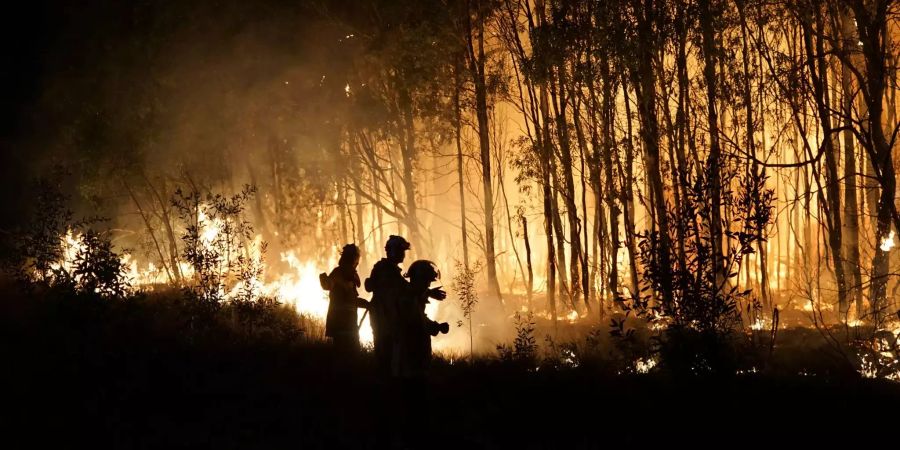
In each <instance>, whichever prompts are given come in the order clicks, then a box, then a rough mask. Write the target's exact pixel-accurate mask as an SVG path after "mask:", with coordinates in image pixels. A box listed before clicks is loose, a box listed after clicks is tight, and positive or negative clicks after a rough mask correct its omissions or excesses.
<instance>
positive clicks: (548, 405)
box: [0, 293, 900, 449]
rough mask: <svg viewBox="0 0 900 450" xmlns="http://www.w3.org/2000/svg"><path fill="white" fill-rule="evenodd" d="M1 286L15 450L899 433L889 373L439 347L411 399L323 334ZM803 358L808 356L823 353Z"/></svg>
mask: <svg viewBox="0 0 900 450" xmlns="http://www.w3.org/2000/svg"><path fill="white" fill-rule="evenodd" d="M0 294H2V293H0ZM2 297H3V298H2V302H0V333H2V334H0V339H2V340H0V342H2V343H0V352H2V353H0V357H2V361H3V363H2V367H0V371H2V372H0V376H2V377H3V379H2V380H0V381H2V384H0V385H2V386H3V395H2V397H3V398H4V401H3V402H2V414H3V416H4V418H3V419H2V422H0V423H3V427H4V428H5V430H4V432H3V433H4V438H5V440H6V441H7V442H19V443H20V444H17V445H16V447H20V448H44V447H49V446H51V445H53V446H60V445H61V446H63V447H64V448H79V447H82V446H88V447H90V448H283V447H293V448H375V447H377V446H379V445H380V444H384V443H385V442H387V443H388V447H392V448H422V447H427V448H448V449H449V448H456V449H481V448H484V449H492V448H610V447H617V446H621V445H628V446H636V447H638V448H646V447H650V446H657V445H662V446H666V447H667V448H677V447H673V446H682V445H692V446H697V445H699V446H701V447H710V446H714V447H718V448H729V447H764V448H782V447H784V446H785V445H788V444H792V445H799V446H802V448H808V447H809V446H811V445H816V444H824V445H827V446H828V447H833V446H835V445H837V444H867V445H869V444H884V445H886V446H888V445H890V444H891V443H894V444H895V443H896V442H897V439H898V436H897V432H896V430H897V428H896V426H897V420H898V412H897V411H898V409H897V407H898V405H900V384H898V383H893V382H889V381H883V380H871V379H863V378H860V377H858V376H854V375H853V374H850V373H831V374H823V372H815V371H811V372H809V373H806V372H795V373H793V374H788V373H787V372H784V371H782V372H778V373H756V374H747V375H733V376H727V377H721V376H720V377H685V376H674V375H671V374H666V373H664V372H658V373H650V374H643V375H641V374H625V375H620V374H616V373H614V372H611V371H609V370H605V369H604V368H602V367H597V366H595V365H587V364H586V365H582V366H579V367H571V366H568V367H546V366H536V367H533V368H532V367H523V366H522V365H515V364H505V363H503V362H501V361H499V360H498V359H497V358H480V359H477V360H476V361H475V363H469V362H465V361H459V360H457V361H454V362H453V363H450V361H447V360H442V359H437V360H435V362H434V364H433V367H432V370H431V372H430V374H429V378H428V381H427V386H426V387H425V388H424V390H423V391H422V392H424V393H425V394H424V397H421V398H419V401H418V402H416V403H415V404H416V405H417V406H414V407H413V406H410V405H411V404H412V402H408V401H404V400H403V398H404V397H403V396H402V395H398V394H397V390H396V388H394V387H391V386H389V385H387V384H386V383H385V382H383V381H382V380H381V379H380V378H379V377H377V376H376V371H375V370H374V364H373V362H372V357H371V354H370V353H368V352H367V353H364V354H363V355H362V356H361V357H360V358H359V359H357V360H355V361H352V362H347V361H337V358H336V355H335V353H334V352H333V351H332V349H331V348H330V347H329V346H327V345H325V344H323V343H316V342H311V341H304V342H302V343H296V342H295V343H293V344H290V345H287V344H284V343H283V342H276V341H274V340H266V339H246V338H238V337H236V335H234V334H229V333H219V332H213V333H207V334H205V335H202V336H201V335H198V334H187V333H177V332H173V331H172V329H169V328H166V327H160V326H158V325H153V324H151V323H150V322H151V320H150V319H148V318H147V317H149V316H153V317H155V318H156V319H153V320H156V321H157V322H158V319H159V318H160V317H161V316H164V315H166V314H169V313H172V311H169V313H167V312H165V311H163V310H162V309H157V310H149V309H147V307H146V306H144V307H136V306H128V307H120V308H119V307H117V308H113V307H108V306H104V305H103V303H102V302H95V301H83V300H71V301H70V300H63V301H45V300H34V299H29V298H25V297H22V296H19V295H2ZM175 313H177V311H176V312H175ZM808 353H809V355H808V356H806V358H808V359H809V361H814V360H815V358H816V357H815V354H816V353H819V352H817V351H811V352H808ZM810 355H811V356H810ZM820 357H821V358H825V359H827V358H828V357H827V356H820ZM825 365H826V366H827V364H825ZM411 409H414V410H411ZM414 427H415V428H417V429H419V430H420V433H418V434H413V433H409V430H410V429H411V428H414ZM384 429H389V430H394V431H392V432H389V433H387V434H381V433H379V430H384ZM417 439H419V440H417Z"/></svg>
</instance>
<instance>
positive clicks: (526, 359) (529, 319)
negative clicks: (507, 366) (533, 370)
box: [497, 312, 538, 367]
mask: <svg viewBox="0 0 900 450" xmlns="http://www.w3.org/2000/svg"><path fill="white" fill-rule="evenodd" d="M513 323H514V324H515V327H516V338H515V339H514V340H513V343H512V346H509V345H506V344H500V345H498V346H497V352H498V353H499V354H500V359H501V360H502V361H505V362H510V363H514V364H518V365H524V366H525V367H533V366H534V364H535V363H536V362H537V356H538V355H537V349H538V346H537V339H535V337H534V329H535V323H534V314H532V313H530V312H529V313H528V314H521V313H519V312H516V314H515V315H514V316H513Z"/></svg>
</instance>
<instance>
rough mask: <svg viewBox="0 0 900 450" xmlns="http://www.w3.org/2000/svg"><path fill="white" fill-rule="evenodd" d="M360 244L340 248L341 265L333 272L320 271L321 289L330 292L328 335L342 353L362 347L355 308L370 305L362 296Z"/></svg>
mask: <svg viewBox="0 0 900 450" xmlns="http://www.w3.org/2000/svg"><path fill="white" fill-rule="evenodd" d="M359 257H360V254H359V247H357V246H356V245H354V244H347V245H345V246H344V248H343V249H342V250H341V257H340V259H339V260H338V266H337V267H335V268H334V270H332V271H331V274H329V275H327V276H326V275H325V274H324V273H323V274H321V275H320V276H319V277H320V282H321V283H322V289H325V290H327V291H328V292H329V293H328V299H329V303H328V315H327V316H326V319H325V336H326V337H329V338H331V341H332V343H334V346H335V348H337V349H338V350H339V351H341V352H346V353H356V352H357V351H358V350H359V325H358V323H357V320H358V319H357V315H356V310H357V309H358V308H368V307H369V302H367V301H366V300H364V299H361V298H359V293H358V292H357V288H358V287H359V284H360V283H359V274H357V273H356V267H357V266H358V265H359Z"/></svg>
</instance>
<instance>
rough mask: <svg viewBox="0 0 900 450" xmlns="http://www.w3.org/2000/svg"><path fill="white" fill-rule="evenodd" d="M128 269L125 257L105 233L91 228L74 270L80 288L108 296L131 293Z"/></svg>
mask: <svg viewBox="0 0 900 450" xmlns="http://www.w3.org/2000/svg"><path fill="white" fill-rule="evenodd" d="M126 271H127V268H126V266H125V263H124V262H123V261H122V257H121V256H120V255H119V254H117V253H116V252H115V251H113V248H112V242H111V241H110V240H109V238H108V237H107V236H106V234H103V233H99V232H97V231H94V230H92V229H89V230H86V231H85V232H84V234H83V235H82V236H81V245H80V246H79V248H78V252H77V253H76V254H75V260H74V263H73V270H72V275H73V278H74V279H75V281H76V285H77V287H78V289H79V290H80V291H82V292H89V293H97V294H99V295H100V296H101V297H107V298H110V297H111V298H125V297H127V296H128V295H129V293H130V292H131V285H130V282H129V280H128V278H127V275H126Z"/></svg>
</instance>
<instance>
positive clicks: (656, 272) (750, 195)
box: [611, 173, 774, 373]
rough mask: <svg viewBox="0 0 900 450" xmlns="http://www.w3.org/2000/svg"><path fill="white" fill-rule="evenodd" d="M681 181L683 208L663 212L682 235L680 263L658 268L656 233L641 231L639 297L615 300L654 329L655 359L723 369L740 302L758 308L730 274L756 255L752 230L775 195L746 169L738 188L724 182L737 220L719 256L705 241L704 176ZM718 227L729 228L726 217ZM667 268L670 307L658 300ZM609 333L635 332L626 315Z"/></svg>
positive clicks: (729, 358)
mask: <svg viewBox="0 0 900 450" xmlns="http://www.w3.org/2000/svg"><path fill="white" fill-rule="evenodd" d="M683 179H685V180H687V183H685V186H683V187H684V188H685V189H684V192H685V193H686V194H687V195H686V196H685V198H683V201H682V209H681V211H671V210H670V211H669V214H670V218H671V221H672V223H673V224H675V227H680V228H681V230H683V232H684V233H685V236H686V242H685V243H684V244H685V249H684V250H685V258H684V261H683V265H680V264H679V265H677V266H676V267H674V268H673V267H662V266H661V265H660V262H659V260H658V259H657V255H658V254H659V246H660V245H661V244H660V243H661V240H660V239H659V236H658V234H657V232H652V231H648V232H645V233H642V234H641V235H640V236H639V241H640V259H641V263H642V265H643V267H644V271H643V273H642V278H643V281H644V286H645V287H644V288H643V289H642V291H641V292H640V293H639V294H638V295H634V296H632V298H629V299H622V304H623V305H624V307H625V310H626V313H627V315H630V314H634V315H636V316H637V317H639V318H642V319H644V320H646V321H647V322H648V323H649V324H650V326H651V327H652V328H655V329H657V330H660V333H659V334H658V336H656V338H655V346H654V351H655V352H657V353H660V356H661V357H662V364H664V365H667V366H669V368H671V369H673V370H675V371H677V372H689V373H703V372H717V373H721V372H728V371H729V370H731V369H733V365H734V361H733V356H734V355H733V354H732V350H733V342H732V339H733V338H734V337H735V336H736V334H735V333H736V331H738V330H739V327H740V325H741V310H742V309H743V306H746V307H748V308H751V309H757V310H758V309H759V304H758V302H757V301H756V300H755V299H753V298H752V297H751V290H749V289H740V288H739V286H738V285H737V282H736V278H737V275H738V273H739V271H740V269H741V265H742V264H743V262H744V258H745V256H746V255H748V254H751V253H753V252H755V246H757V245H758V244H759V243H761V242H763V241H764V239H765V238H764V236H762V235H761V234H760V233H759V231H758V230H761V229H765V228H766V227H767V226H768V224H769V222H770V221H771V218H772V216H771V209H772V207H771V202H772V200H773V196H774V194H773V192H772V191H771V190H770V189H767V188H765V176H763V175H756V174H752V173H749V174H744V175H743V176H742V180H741V181H742V182H741V183H739V185H740V188H739V191H738V192H734V191H732V189H731V188H730V187H727V186H726V187H724V188H723V189H722V190H721V191H720V192H721V195H722V200H723V201H722V204H723V206H725V207H726V208H728V210H729V211H730V212H731V215H730V216H731V220H733V221H734V222H735V223H737V224H740V225H741V226H740V228H739V229H738V230H737V231H727V232H726V233H725V234H726V236H727V237H728V238H730V239H729V245H728V251H727V252H725V253H724V254H722V253H719V251H718V249H716V248H715V247H714V245H713V240H712V239H711V238H710V235H711V227H710V224H711V223H712V220H713V214H712V211H711V208H710V204H711V202H710V201H709V195H710V193H711V192H712V189H711V187H710V185H709V177H697V178H695V179H693V180H692V179H691V177H690V176H688V175H684V178H683ZM723 220H725V219H724V218H723ZM723 225H726V226H723V228H724V229H726V230H728V229H729V228H728V227H727V225H728V224H727V222H726V223H724V224H723ZM676 229H677V228H676ZM673 242H674V241H673ZM667 272H668V273H669V274H670V276H671V279H672V280H673V299H672V302H671V304H666V303H665V302H662V301H659V300H658V298H659V297H658V293H659V291H660V288H661V280H662V278H663V275H664V274H665V273H667ZM611 333H613V335H614V336H615V337H617V338H620V339H630V338H632V337H633V333H634V330H633V329H628V328H627V327H626V326H625V320H615V319H613V322H612V331H611ZM731 372H732V373H733V370H732V371H731Z"/></svg>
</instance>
